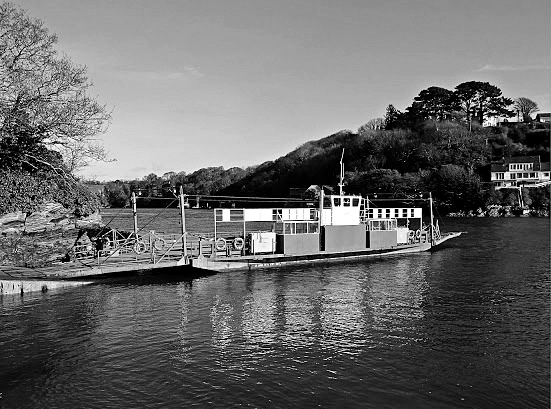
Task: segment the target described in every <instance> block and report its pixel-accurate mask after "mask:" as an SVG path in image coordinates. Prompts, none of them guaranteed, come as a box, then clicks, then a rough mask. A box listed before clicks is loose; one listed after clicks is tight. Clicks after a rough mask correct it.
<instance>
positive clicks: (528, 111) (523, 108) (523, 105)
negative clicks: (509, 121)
mask: <svg viewBox="0 0 551 409" xmlns="http://www.w3.org/2000/svg"><path fill="white" fill-rule="evenodd" d="M515 109H516V110H517V112H519V113H520V114H521V115H522V120H523V122H530V121H531V120H532V117H531V115H532V114H533V113H534V112H538V111H539V110H540V109H539V108H538V104H536V103H535V102H534V101H532V100H531V99H529V98H524V97H520V98H517V99H516V100H515Z"/></svg>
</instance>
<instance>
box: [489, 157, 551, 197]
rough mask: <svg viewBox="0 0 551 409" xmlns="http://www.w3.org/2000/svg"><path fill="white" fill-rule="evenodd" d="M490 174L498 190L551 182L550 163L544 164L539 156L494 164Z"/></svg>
mask: <svg viewBox="0 0 551 409" xmlns="http://www.w3.org/2000/svg"><path fill="white" fill-rule="evenodd" d="M490 172H491V182H492V183H493V184H494V186H495V188H496V189H502V188H505V187H516V186H521V185H523V186H527V185H537V184H540V183H545V182H549V181H550V178H549V173H550V170H549V162H544V163H542V162H541V161H540V157H539V156H524V157H514V158H505V159H503V161H502V162H500V163H493V164H492V166H491V169H490Z"/></svg>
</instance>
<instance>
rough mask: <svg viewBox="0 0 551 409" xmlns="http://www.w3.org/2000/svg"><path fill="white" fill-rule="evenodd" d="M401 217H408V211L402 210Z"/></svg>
mask: <svg viewBox="0 0 551 409" xmlns="http://www.w3.org/2000/svg"><path fill="white" fill-rule="evenodd" d="M402 217H408V209H402Z"/></svg>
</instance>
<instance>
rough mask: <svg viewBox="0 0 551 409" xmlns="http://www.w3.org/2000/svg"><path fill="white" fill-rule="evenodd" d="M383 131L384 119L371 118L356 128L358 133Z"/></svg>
mask: <svg viewBox="0 0 551 409" xmlns="http://www.w3.org/2000/svg"><path fill="white" fill-rule="evenodd" d="M378 129H385V120H384V118H373V119H370V120H369V121H368V122H367V123H365V124H363V125H362V126H360V127H359V128H358V133H360V134H361V133H364V132H365V131H367V130H378Z"/></svg>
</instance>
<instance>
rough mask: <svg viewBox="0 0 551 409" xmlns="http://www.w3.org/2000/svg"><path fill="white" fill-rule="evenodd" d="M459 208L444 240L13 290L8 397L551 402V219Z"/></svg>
mask: <svg viewBox="0 0 551 409" xmlns="http://www.w3.org/2000/svg"><path fill="white" fill-rule="evenodd" d="M458 222H460V223H463V224H462V225H461V226H460V227H459V230H469V231H471V232H472V233H469V235H466V236H465V237H462V238H460V239H458V240H457V243H456V244H454V246H449V247H447V248H444V249H442V250H441V251H438V252H435V253H424V254H418V255H411V256H407V257H394V258H386V259H372V260H364V261H358V262H348V263H340V262H339V263H337V262H335V263H327V264H323V263H320V264H311V265H301V266H292V267H285V268H276V269H271V270H257V271H251V272H231V273H224V274H218V275H214V276H210V277H203V278H199V279H194V280H193V281H185V282H179V281H177V280H175V279H165V280H160V279H159V280H150V279H149V280H145V279H142V278H140V279H139V280H134V281H132V282H118V283H115V282H110V283H105V284H99V285H93V286H89V287H82V288H77V289H74V290H71V291H66V292H58V293H54V292H52V293H46V294H36V295H32V296H25V297H23V298H17V297H4V298H1V300H0V302H1V304H0V324H1V328H2V331H1V332H0V348H1V349H0V350H1V351H2V352H1V354H2V355H1V357H2V359H1V360H0V393H2V399H1V400H0V406H1V407H6V408H11V407H17V408H20V407H21V408H25V407H29V408H34V407H67V408H73V407H114V408H117V407H120V408H125V407H183V406H185V407H189V406H196V407H205V406H210V407H224V408H225V407H229V406H238V405H241V406H252V407H317V406H321V407H328V406H329V407H362V408H363V407H374V408H378V407H408V408H409V407H414V408H415V407H420V408H425V407H433V408H456V407H503V408H507V407H511V408H513V407H549V374H550V371H549V365H550V359H549V335H550V334H549V333H550V330H549V301H550V300H549V290H550V287H551V285H550V280H549V264H548V263H549V249H548V237H549V227H548V223H547V222H546V221H544V223H541V222H540V223H539V224H538V221H533V220H524V221H523V222H522V223H519V222H518V221H517V220H510V221H507V220H505V221H504V220H502V221H501V223H508V224H507V226H505V227H503V226H502V225H495V224H494V223H495V222H494V221H486V220H482V221H481V220H476V221H472V220H463V221H458ZM474 223H476V224H474ZM474 227H476V228H474ZM511 230H515V231H517V236H516V237H522V238H523V240H522V241H519V240H518V239H517V240H515V239H514V238H512V237H511V235H510V234H509V233H508V232H510V231H511ZM513 236H514V235H513ZM546 240H547V241H546ZM495 241H500V244H499V245H497V244H495V243H494V242H495ZM487 249H491V252H488V251H487ZM513 250H514V253H513ZM511 254H513V256H511ZM506 259H509V261H508V262H507V261H504V260H506ZM75 391H78V393H75Z"/></svg>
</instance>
